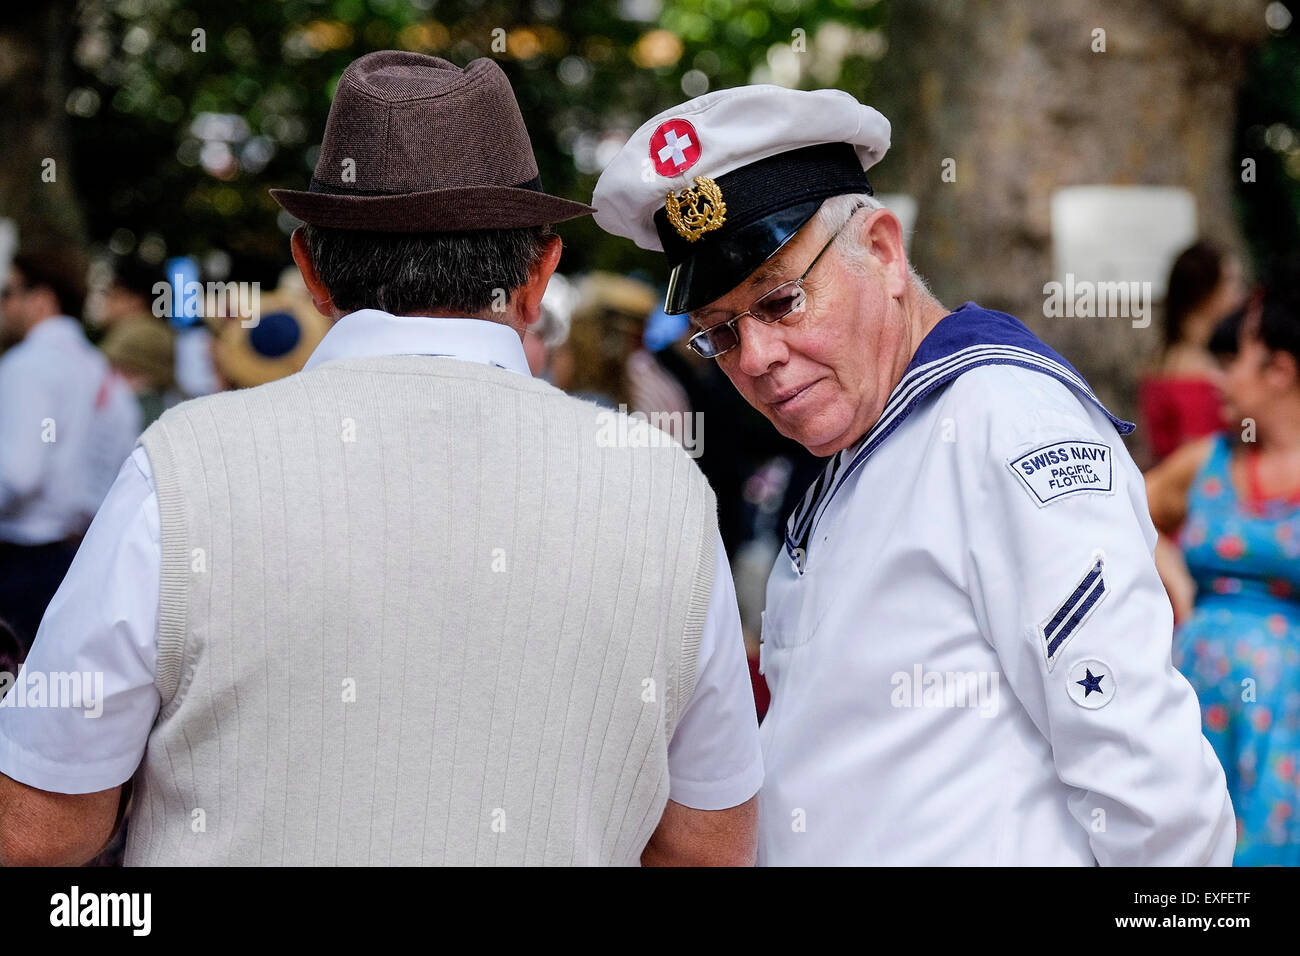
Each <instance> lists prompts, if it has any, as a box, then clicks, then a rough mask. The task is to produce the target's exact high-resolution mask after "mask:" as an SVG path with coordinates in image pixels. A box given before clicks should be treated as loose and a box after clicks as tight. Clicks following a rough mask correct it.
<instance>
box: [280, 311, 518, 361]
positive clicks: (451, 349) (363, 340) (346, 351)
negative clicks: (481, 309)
mask: <svg viewBox="0 0 1300 956" xmlns="http://www.w3.org/2000/svg"><path fill="white" fill-rule="evenodd" d="M380 355H438V356H442V357H445V358H454V359H461V360H462V361H466V362H481V363H483V364H484V365H494V366H496V367H497V368H503V369H506V370H507V371H511V372H516V373H518V374H520V375H528V376H530V377H531V376H532V372H530V371H529V369H528V358H527V357H526V356H525V355H524V346H523V343H522V342H521V341H519V334H518V333H517V332H515V330H514V329H512V328H510V327H509V326H508V325H502V324H501V323H500V322H491V321H488V320H487V319H469V318H441V317H437V316H412V315H390V314H389V313H387V312H381V311H379V310H378V309H361V310H359V311H357V312H350V313H348V314H347V315H345V316H343V318H341V319H339V320H338V321H337V322H335V323H334V325H333V327H332V328H331V329H330V330H329V331H328V332H326V333H325V337H324V338H323V339H321V341H320V344H319V345H317V346H316V349H315V351H313V352H312V353H311V357H310V358H308V359H307V362H306V364H305V365H304V366H303V371H304V372H305V371H308V370H310V369H312V368H315V367H316V366H317V365H321V364H323V363H325V362H332V361H334V360H336V359H349V358H374V357H376V356H380Z"/></svg>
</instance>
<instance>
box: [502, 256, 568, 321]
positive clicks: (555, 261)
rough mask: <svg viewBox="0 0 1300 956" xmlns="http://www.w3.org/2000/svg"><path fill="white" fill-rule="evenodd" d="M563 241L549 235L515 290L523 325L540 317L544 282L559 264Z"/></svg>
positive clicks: (548, 280)
mask: <svg viewBox="0 0 1300 956" xmlns="http://www.w3.org/2000/svg"><path fill="white" fill-rule="evenodd" d="M563 251H564V243H562V242H561V241H560V237H559V236H550V237H549V238H548V239H547V240H546V244H545V245H544V246H542V254H541V255H540V256H538V257H537V261H536V262H534V263H533V264H532V265H531V266H530V267H529V268H528V281H527V282H525V283H524V284H523V285H522V286H520V287H519V289H517V290H516V291H515V295H514V299H515V303H516V308H517V309H518V315H519V318H520V319H521V320H522V321H523V324H524V325H525V326H529V325H532V324H533V323H535V322H537V320H538V319H540V318H541V317H542V295H543V294H544V293H545V292H546V283H548V282H550V281H551V276H552V275H553V274H554V272H555V269H556V267H557V266H559V264H560V253H561V252H563Z"/></svg>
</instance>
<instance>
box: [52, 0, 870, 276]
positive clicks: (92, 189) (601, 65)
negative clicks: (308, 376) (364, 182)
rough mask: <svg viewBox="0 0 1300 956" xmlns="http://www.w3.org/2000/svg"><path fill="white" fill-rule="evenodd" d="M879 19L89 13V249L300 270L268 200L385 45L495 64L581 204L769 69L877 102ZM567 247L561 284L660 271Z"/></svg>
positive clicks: (348, 6)
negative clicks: (660, 134)
mask: <svg viewBox="0 0 1300 956" xmlns="http://www.w3.org/2000/svg"><path fill="white" fill-rule="evenodd" d="M884 6H885V4H883V3H876V2H875V0H858V2H856V3H855V2H853V0H769V2H758V0H678V2H675V3H671V4H669V5H667V6H661V3H660V0H595V2H582V3H572V2H570V3H563V4H562V3H561V2H560V0H532V2H531V3H530V4H525V5H520V4H516V3H505V2H494V0H479V2H474V0H439V2H437V3H436V4H435V3H434V2H433V0H414V2H411V0H369V2H367V0H286V2H268V0H238V2H231V0H198V2H194V0H190V2H181V0H115V2H114V0H86V2H84V3H83V4H82V5H81V8H80V13H79V20H78V22H77V24H76V30H75V36H73V37H72V38H71V41H72V42H75V51H74V55H73V64H74V65H73V67H72V70H71V72H70V82H69V86H70V87H71V92H70V94H69V96H68V112H69V114H70V125H71V142H72V155H73V158H74V163H75V170H74V174H75V178H76V182H77V185H78V188H79V192H80V195H81V197H82V201H83V203H84V205H85V208H86V213H87V221H88V232H89V235H90V237H91V238H92V240H95V241H98V242H107V243H110V245H111V247H112V248H113V249H115V250H116V251H121V252H127V251H130V252H131V253H138V254H142V255H144V256H146V257H154V258H157V257H158V256H160V255H162V254H164V252H165V254H166V255H169V256H170V255H176V254H182V253H189V254H196V255H199V256H203V255H204V254H205V253H207V252H209V251H212V250H224V251H226V252H228V253H229V254H230V255H231V256H232V257H233V260H234V267H235V271H236V272H237V273H239V274H240V277H244V278H252V277H258V276H260V277H261V278H263V279H264V280H267V281H269V280H272V279H273V278H274V274H275V272H276V271H277V270H278V269H279V268H281V267H283V266H284V265H285V264H286V263H287V261H288V257H287V242H286V237H285V230H286V228H287V227H288V225H290V224H289V223H288V222H287V221H286V220H285V219H284V217H282V216H280V210H279V207H278V206H276V205H275V203H274V202H273V201H272V200H271V198H270V197H269V196H268V195H267V189H268V188H270V187H273V186H288V187H292V188H305V187H306V183H307V180H308V177H309V175H310V173H311V170H312V168H313V166H314V164H315V158H316V151H317V146H318V144H319V143H320V140H321V136H322V134H323V132H324V124H325V117H326V114H327V112H328V109H329V102H330V97H331V95H332V93H333V89H334V85H335V83H336V82H337V81H338V77H339V75H340V74H341V73H342V71H343V69H344V67H346V66H347V64H348V63H349V62H351V61H352V60H353V59H355V58H356V57H358V56H360V55H362V54H363V53H366V52H369V51H371V50H377V49H386V48H396V49H410V50H418V51H420V52H425V53H430V54H433V55H437V56H442V57H445V58H446V59H449V60H451V61H452V62H454V63H456V64H458V65H464V64H465V63H467V62H469V61H470V60H472V59H474V58H475V57H479V56H491V57H494V58H495V59H497V60H498V62H500V64H501V65H502V67H503V68H504V69H505V70H506V72H507V74H508V75H509V77H510V79H511V81H512V83H513V84H514V88H515V91H516V94H517V96H518V98H519V102H520V106H521V108H522V110H523V113H524V118H525V121H526V122H527V124H528V128H529V131H530V133H531V135H532V138H533V144H534V148H535V151H536V153H537V157H538V165H539V168H540V170H541V175H542V182H543V184H544V186H545V188H546V189H547V190H548V191H552V192H556V193H558V194H560V195H564V196H569V197H572V198H576V199H580V200H587V199H589V198H590V196H591V191H592V188H593V187H594V185H595V181H596V178H597V175H598V173H599V169H600V167H601V165H602V164H603V162H605V161H607V160H608V158H609V156H610V155H611V153H612V152H613V151H614V150H615V149H616V148H617V147H618V145H619V144H621V142H622V141H623V140H624V139H625V138H626V137H627V135H628V134H630V133H631V132H632V131H633V130H634V129H636V127H637V126H639V125H640V124H641V123H642V122H644V120H645V119H647V118H648V117H649V116H651V115H653V114H654V113H656V112H658V111H660V110H663V109H666V108H668V107H670V106H671V105H673V104H675V103H679V102H681V101H683V100H684V99H686V98H688V96H693V95H697V94H699V93H702V92H705V91H706V90H707V89H718V88H722V87H728V86H734V85H737V84H742V83H748V82H753V81H754V80H756V79H757V80H763V79H765V78H767V77H770V76H772V75H773V74H774V70H775V71H776V74H778V75H777V78H778V79H780V80H781V81H782V82H793V83H795V84H797V85H801V86H805V87H819V86H827V85H835V86H842V87H844V88H846V89H850V90H852V91H854V92H855V93H858V94H860V95H863V96H867V95H869V89H868V87H869V84H870V81H871V72H872V65H873V61H874V60H876V59H878V58H879V56H880V55H881V54H882V53H883V52H884V44H883V35H882V34H881V32H880V30H879V27H880V26H881V23H882V19H883V16H884ZM828 27H829V30H828V29H827V28H828ZM819 44H820V45H819ZM430 148H431V149H433V148H436V144H430ZM561 232H562V235H563V236H564V237H565V239H566V243H567V246H568V251H567V253H566V260H565V264H564V268H565V269H566V270H577V269H583V268H589V267H594V266H600V267H605V268H620V269H628V268H635V267H637V266H641V267H645V268H647V269H650V270H657V269H659V268H660V266H659V263H658V261H657V260H656V259H655V258H654V257H651V256H648V255H642V254H639V253H638V251H637V250H635V249H634V248H633V247H632V246H631V244H630V243H626V242H621V241H614V240H610V239H609V237H607V236H605V235H604V234H603V233H601V232H600V230H599V229H598V228H597V227H596V226H595V225H594V223H592V222H591V221H590V220H579V221H576V222H573V223H569V224H565V225H564V226H562V227H561ZM652 274H657V272H654V273H652Z"/></svg>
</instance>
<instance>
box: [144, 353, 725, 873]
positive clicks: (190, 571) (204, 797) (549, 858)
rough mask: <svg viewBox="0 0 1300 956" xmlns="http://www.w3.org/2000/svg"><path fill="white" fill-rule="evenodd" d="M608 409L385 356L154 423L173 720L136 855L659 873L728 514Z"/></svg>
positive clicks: (187, 860) (692, 472)
mask: <svg viewBox="0 0 1300 956" xmlns="http://www.w3.org/2000/svg"><path fill="white" fill-rule="evenodd" d="M602 414H603V415H612V414H613V413H609V412H604V413H602V411H601V410H600V409H598V408H597V407H596V406H594V405H592V404H589V403H587V402H582V401H579V400H577V399H573V398H570V397H568V396H566V395H564V394H563V393H562V392H560V391H558V390H557V389H555V388H553V387H551V386H550V385H547V384H546V383H544V382H541V381H537V380H534V379H530V378H527V377H525V376H521V375H516V374H514V373H511V372H507V371H504V370H501V369H497V368H492V367H489V366H485V365H479V364H477V363H472V362H463V361H457V360H454V359H444V358H432V357H424V356H391V357H382V358H369V359H355V360H343V361H335V362H329V363H326V364H324V365H322V366H320V367H318V368H316V369H313V370H312V371H309V372H303V373H300V374H297V375H294V376H291V377H290V378H287V379H284V380H282V381H279V382H274V383H272V384H270V385H267V386H263V387H261V388H257V389H249V390H245V391H238V392H227V393H223V394H219V395H213V396H209V397H207V398H202V399H197V400H195V401H191V402H186V403H184V404H182V405H180V406H177V407H176V408H173V409H171V410H169V411H168V412H167V413H166V414H164V416H163V417H162V418H161V419H160V420H159V421H158V422H156V423H155V424H154V425H152V426H151V427H150V428H149V429H148V430H147V431H146V432H145V434H144V436H143V437H142V438H141V441H142V443H143V444H144V446H145V449H146V450H147V451H148V453H149V458H150V463H151V465H152V467H153V471H154V476H155V484H156V488H157V491H158V501H159V510H160V513H161V517H162V543H163V565H162V601H161V608H160V641H159V648H158V665H157V671H156V673H157V684H158V688H159V692H160V693H161V695H162V698H163V706H162V709H161V711H160V713H159V716H158V720H157V723H156V724H155V726H154V729H153V732H152V734H151V736H150V739H149V745H148V749H147V752H146V755H145V759H144V761H143V763H142V765H141V767H140V770H139V771H138V772H137V775H136V780H135V783H136V796H135V805H134V810H133V813H132V817H131V821H130V825H129V832H128V837H127V851H126V860H127V863H128V864H133V865H168V864H198V865H216V864H253V865H257V864H273V865H274V864H290V865H293V864H314V865H320V864H324V865H329V864H494V863H495V864H635V863H637V862H638V859H639V856H640V853H641V850H642V849H643V848H644V846H645V844H646V842H647V840H648V839H649V837H650V835H651V833H652V832H653V831H654V828H655V826H656V825H657V823H658V821H659V818H660V816H661V815H662V812H663V808H664V805H665V803H666V801H667V797H668V787H669V780H668V765H667V748H668V741H669V739H670V738H671V735H672V731H673V729H674V727H675V726H676V720H677V717H678V715H679V714H680V713H681V710H682V709H683V708H684V706H685V704H686V703H687V702H688V701H689V700H690V696H691V694H692V692H693V690H694V682H695V657H696V653H697V651H698V647H699V640H700V635H701V632H702V629H703V625H704V620H705V616H706V612H707V605H708V599H709V595H710V592H711V589H712V572H713V562H714V549H715V536H716V533H717V531H716V528H717V523H716V502H715V500H714V497H713V494H712V492H711V491H710V489H709V487H708V484H707V482H706V481H705V479H704V477H703V475H702V474H701V473H700V472H699V470H698V469H697V468H696V467H695V465H694V463H693V462H692V461H691V460H690V459H689V457H687V455H686V454H685V452H683V451H682V450H681V449H680V448H678V447H675V446H666V447H633V448H629V447H603V446H604V445H608V444H610V443H609V442H608V441H605V440H603V439H602V436H605V437H608V435H609V434H611V430H610V429H608V424H607V422H602V419H601V415H602ZM603 426H604V428H605V430H604V431H602V427H603ZM622 433H623V432H618V433H617V434H622ZM632 433H633V434H635V429H632ZM349 439H352V440H349ZM352 693H354V694H355V700H347V699H345V698H346V697H347V696H349V695H350V694H352Z"/></svg>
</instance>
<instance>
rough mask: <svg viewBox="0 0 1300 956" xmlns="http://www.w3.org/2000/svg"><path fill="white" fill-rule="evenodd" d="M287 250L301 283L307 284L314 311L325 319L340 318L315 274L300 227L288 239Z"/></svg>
mask: <svg viewBox="0 0 1300 956" xmlns="http://www.w3.org/2000/svg"><path fill="white" fill-rule="evenodd" d="M289 248H290V250H291V251H292V252H293V261H294V262H295V263H296V264H297V266H298V271H299V272H301V273H302V281H303V282H305V283H306V284H307V291H308V292H309V293H311V301H312V304H313V305H315V306H316V311H317V312H319V313H320V314H321V315H323V316H325V317H326V318H327V319H339V318H342V313H340V312H339V310H338V306H336V305H335V304H334V299H333V298H331V297H330V290H329V289H327V288H325V283H324V282H321V281H320V276H319V275H317V274H316V266H315V265H314V264H313V263H312V261H311V253H310V252H308V250H307V239H306V237H305V236H304V235H303V231H302V226H299V227H298V228H297V229H295V230H294V231H293V235H292V236H290V237H289Z"/></svg>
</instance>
